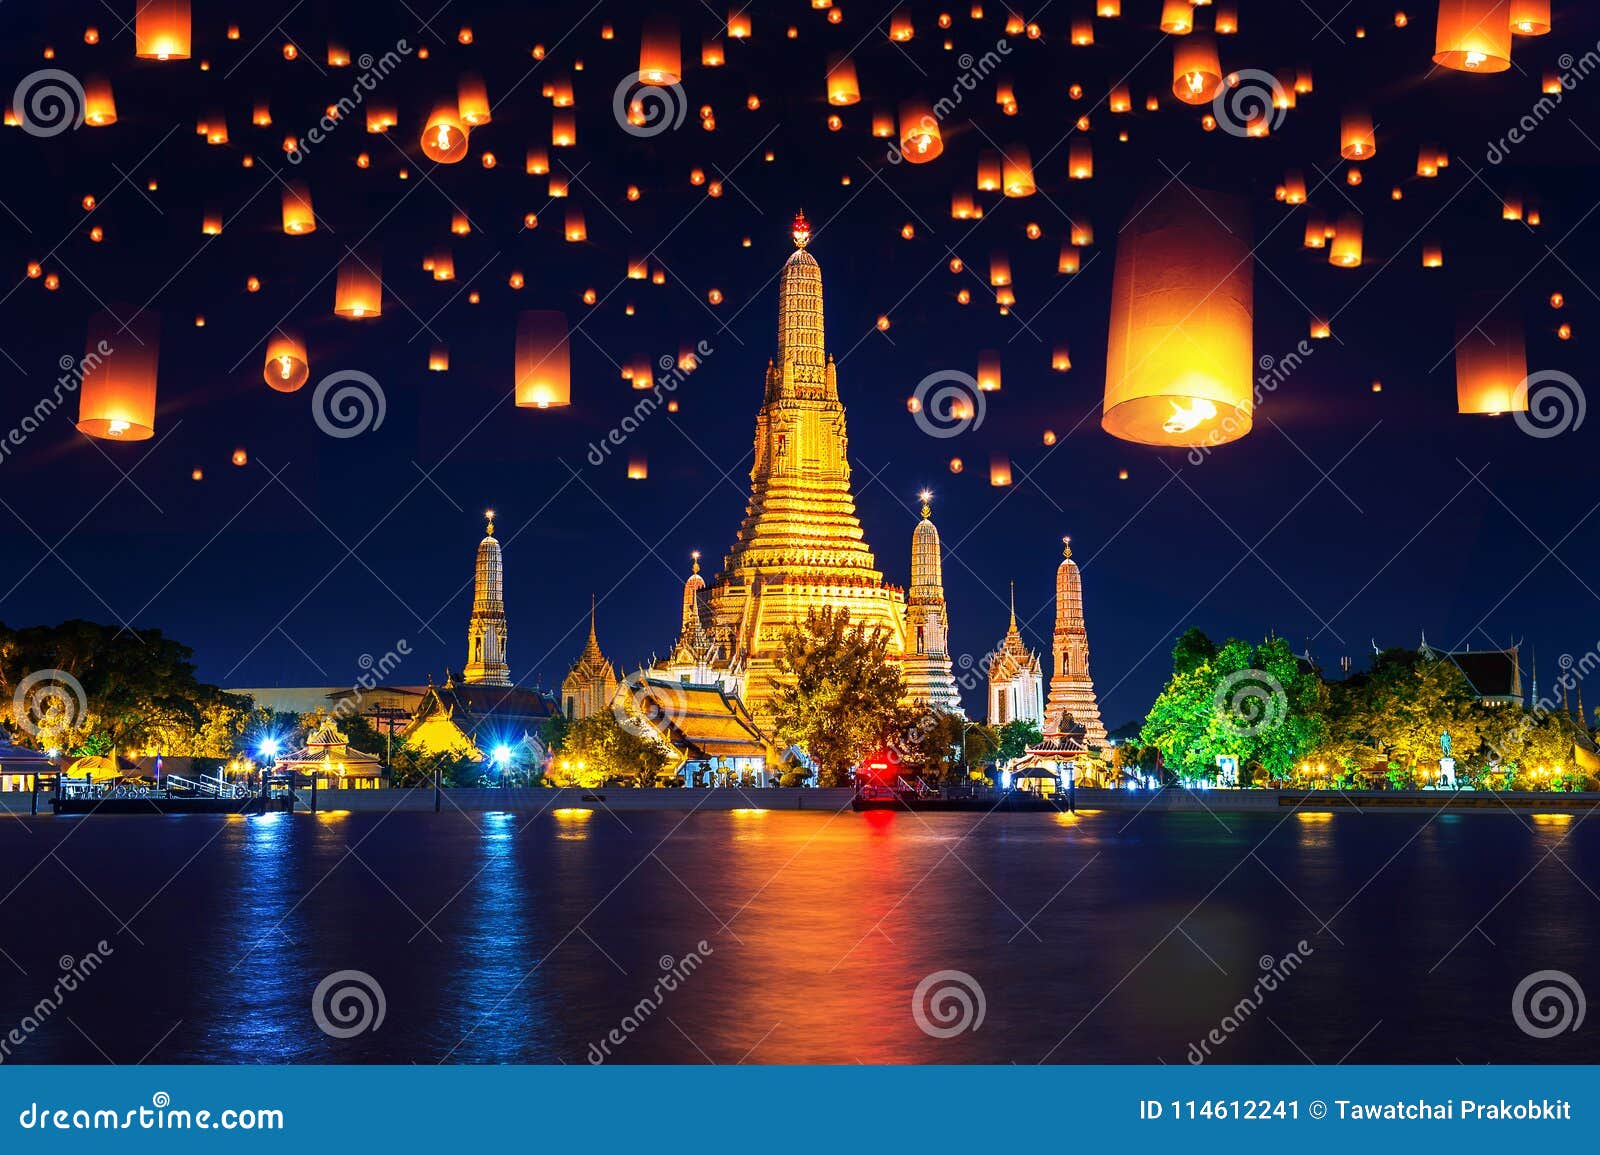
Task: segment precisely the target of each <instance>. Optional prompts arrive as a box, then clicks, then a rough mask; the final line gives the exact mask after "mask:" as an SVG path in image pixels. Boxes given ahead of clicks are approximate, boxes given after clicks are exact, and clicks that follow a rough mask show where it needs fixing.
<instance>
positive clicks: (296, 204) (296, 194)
mask: <svg viewBox="0 0 1600 1155" xmlns="http://www.w3.org/2000/svg"><path fill="white" fill-rule="evenodd" d="M316 228H317V214H316V213H314V212H312V211H311V190H310V189H309V188H307V187H306V186H305V184H304V183H303V182H301V181H293V182H291V183H290V184H286V185H284V186H283V231H284V232H286V233H288V234H289V235H290V236H291V237H302V236H305V234H307V233H310V232H315V231H316Z"/></svg>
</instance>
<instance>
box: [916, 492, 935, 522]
mask: <svg viewBox="0 0 1600 1155" xmlns="http://www.w3.org/2000/svg"><path fill="white" fill-rule="evenodd" d="M917 497H918V498H919V499H920V500H921V501H922V516H923V517H932V516H933V506H931V505H929V504H928V503H929V502H931V501H932V500H933V491H932V490H931V489H924V490H923V491H922V492H921V493H919V494H917Z"/></svg>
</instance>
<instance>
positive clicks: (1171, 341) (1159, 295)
mask: <svg viewBox="0 0 1600 1155" xmlns="http://www.w3.org/2000/svg"><path fill="white" fill-rule="evenodd" d="M1197 198H1198V202H1199V203H1197ZM1248 221H1249V218H1248V216H1247V214H1245V213H1244V212H1242V211H1241V210H1240V208H1239V206H1238V203H1237V202H1236V201H1234V200H1233V199H1232V198H1227V197H1224V196H1222V195H1220V194H1216V193H1210V192H1200V191H1193V192H1191V191H1190V190H1188V189H1182V188H1179V189H1174V188H1172V187H1170V186H1168V187H1167V188H1164V189H1163V190H1162V191H1161V192H1159V193H1157V194H1156V196H1155V197H1154V199H1152V200H1151V201H1150V202H1149V203H1148V204H1145V205H1142V206H1135V207H1134V209H1133V212H1132V214H1131V215H1130V217H1129V219H1128V222H1127V224H1125V225H1124V226H1123V230H1122V232H1121V234H1120V235H1119V236H1118V238H1117V259H1116V267H1115V271H1114V273H1113V275H1112V281H1111V326H1110V336H1109V340H1108V343H1107V348H1106V385H1105V407H1104V412H1103V415H1102V416H1101V419H1100V424H1101V426H1102V427H1103V428H1104V429H1105V430H1106V432H1108V433H1110V434H1112V435H1113V436H1115V437H1120V438H1122V439H1123V440H1124V441H1135V442H1140V443H1142V444H1146V445H1179V446H1193V445H1220V444H1223V443H1225V442H1229V441H1233V440H1236V439H1237V438H1240V437H1243V436H1244V435H1245V434H1246V433H1248V432H1250V424H1251V412H1250V410H1251V403H1252V392H1253V389H1254V385H1255V368H1256V366H1255V358H1254V356H1253V352H1252V348H1251V323H1252V319H1253V316H1254V303H1253V289H1254V287H1253V273H1254V269H1253V265H1252V262H1251V259H1250V239H1249V227H1248Z"/></svg>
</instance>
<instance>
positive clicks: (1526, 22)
mask: <svg viewBox="0 0 1600 1155" xmlns="http://www.w3.org/2000/svg"><path fill="white" fill-rule="evenodd" d="M1511 31H1512V32H1513V33H1514V34H1515V35H1517V36H1543V35H1544V34H1545V33H1546V32H1549V31H1550V0H1511Z"/></svg>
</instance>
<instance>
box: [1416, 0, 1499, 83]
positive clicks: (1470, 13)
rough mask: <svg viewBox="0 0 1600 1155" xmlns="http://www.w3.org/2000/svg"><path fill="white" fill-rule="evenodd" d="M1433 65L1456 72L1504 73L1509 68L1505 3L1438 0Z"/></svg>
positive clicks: (1496, 1)
mask: <svg viewBox="0 0 1600 1155" xmlns="http://www.w3.org/2000/svg"><path fill="white" fill-rule="evenodd" d="M1433 62H1434V63H1435V64H1440V65H1443V66H1444V67H1445V68H1454V69H1456V70H1457V71H1459V72H1504V71H1505V70H1506V69H1508V68H1510V67H1511V19H1510V15H1509V11H1508V5H1507V2H1506V0H1439V22H1438V24H1437V25H1436V28H1435V32H1434V41H1433Z"/></svg>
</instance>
